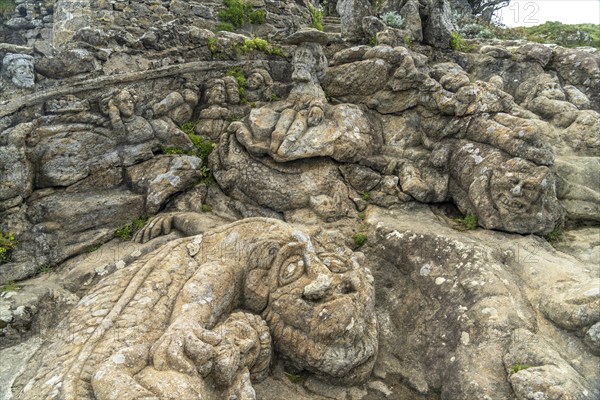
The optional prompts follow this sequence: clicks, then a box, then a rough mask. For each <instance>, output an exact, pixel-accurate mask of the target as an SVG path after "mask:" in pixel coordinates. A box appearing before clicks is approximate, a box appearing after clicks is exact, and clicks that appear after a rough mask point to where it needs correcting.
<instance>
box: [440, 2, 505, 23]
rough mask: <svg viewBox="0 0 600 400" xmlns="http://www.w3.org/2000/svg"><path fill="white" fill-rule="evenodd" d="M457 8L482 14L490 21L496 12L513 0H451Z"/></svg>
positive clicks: (484, 18)
mask: <svg viewBox="0 0 600 400" xmlns="http://www.w3.org/2000/svg"><path fill="white" fill-rule="evenodd" d="M451 1H452V5H453V6H454V9H455V10H461V11H462V12H463V13H464V12H466V13H469V14H471V15H477V16H480V17H481V18H482V19H483V20H485V21H487V22H490V21H491V20H492V16H493V15H494V13H495V12H496V11H498V10H500V9H501V8H504V7H506V6H508V5H509V4H510V1H511V0H451Z"/></svg>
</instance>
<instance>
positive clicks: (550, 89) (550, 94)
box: [538, 81, 566, 100]
mask: <svg viewBox="0 0 600 400" xmlns="http://www.w3.org/2000/svg"><path fill="white" fill-rule="evenodd" d="M538 96H544V97H547V98H549V99H550V100H565V99H566V98H565V93H564V92H563V90H562V88H561V87H560V85H559V84H558V82H554V81H547V82H544V83H542V84H541V85H540V86H539V88H538Z"/></svg>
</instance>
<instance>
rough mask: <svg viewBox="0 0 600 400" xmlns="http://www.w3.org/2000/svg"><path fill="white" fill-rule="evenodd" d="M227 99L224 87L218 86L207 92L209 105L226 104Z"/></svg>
mask: <svg viewBox="0 0 600 400" xmlns="http://www.w3.org/2000/svg"><path fill="white" fill-rule="evenodd" d="M226 99H227V97H226V91H225V86H224V85H220V84H216V85H213V86H212V87H211V88H209V89H208V90H207V91H206V101H207V102H208V104H225V101H226Z"/></svg>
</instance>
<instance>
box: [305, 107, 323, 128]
mask: <svg viewBox="0 0 600 400" xmlns="http://www.w3.org/2000/svg"><path fill="white" fill-rule="evenodd" d="M323 116H324V113H323V110H322V109H321V107H318V106H313V107H312V108H311V109H310V112H309V114H308V126H317V125H319V124H320V123H321V121H322V120H323Z"/></svg>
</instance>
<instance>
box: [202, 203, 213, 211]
mask: <svg viewBox="0 0 600 400" xmlns="http://www.w3.org/2000/svg"><path fill="white" fill-rule="evenodd" d="M211 211H212V207H211V206H210V205H209V204H202V212H211Z"/></svg>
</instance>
